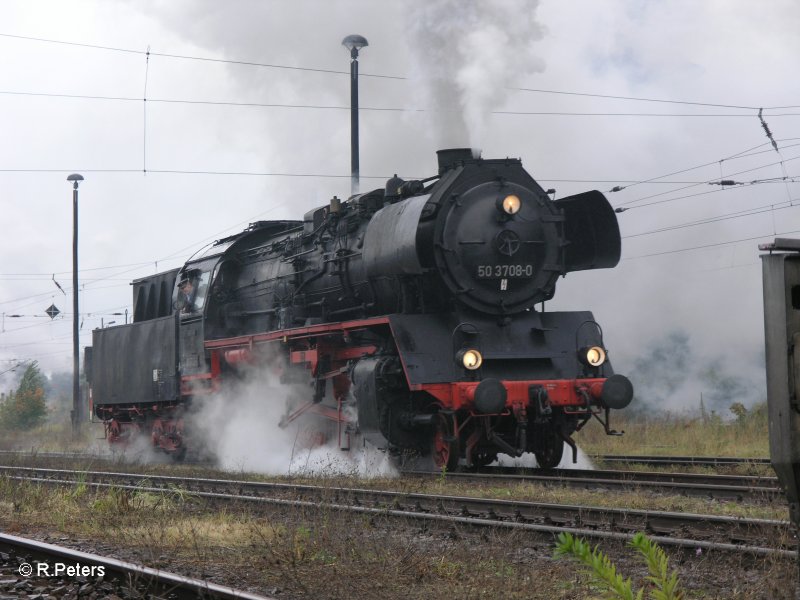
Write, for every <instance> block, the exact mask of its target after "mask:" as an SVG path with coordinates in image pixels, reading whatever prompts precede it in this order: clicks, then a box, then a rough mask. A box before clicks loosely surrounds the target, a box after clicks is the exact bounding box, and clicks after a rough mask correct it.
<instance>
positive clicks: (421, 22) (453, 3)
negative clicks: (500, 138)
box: [407, 0, 544, 148]
mask: <svg viewBox="0 0 800 600" xmlns="http://www.w3.org/2000/svg"><path fill="white" fill-rule="evenodd" d="M537 5H538V0H481V1H480V2H478V1H477V0H473V1H468V2H465V1H464V0H442V1H438V2H421V1H418V0H411V1H410V2H409V4H408V11H407V14H408V24H407V27H408V32H409V43H410V53H411V57H412V79H415V80H416V82H415V85H414V89H415V91H416V93H418V95H419V102H420V104H421V105H424V106H430V107H432V108H433V110H434V111H435V112H434V113H433V115H432V116H431V126H432V128H433V131H434V135H435V136H436V141H437V145H438V147H440V148H454V147H460V146H461V147H463V146H464V145H465V144H466V145H469V147H471V148H480V147H481V146H482V144H483V143H484V142H485V131H486V127H487V122H488V120H489V116H490V114H491V111H492V110H493V109H496V108H497V107H498V106H502V105H503V99H504V96H506V95H507V94H508V92H507V90H506V88H507V87H509V86H513V85H514V84H515V83H517V82H518V81H519V79H520V78H521V77H523V76H525V75H527V74H530V73H535V72H541V71H543V70H544V62H543V61H542V59H541V58H539V57H538V56H536V54H535V52H534V45H535V44H534V43H535V42H536V41H538V40H540V39H542V37H543V35H544V28H543V27H542V26H541V25H540V24H539V23H538V22H537V21H536V18H535V13H536V8H537ZM415 100H416V98H415Z"/></svg>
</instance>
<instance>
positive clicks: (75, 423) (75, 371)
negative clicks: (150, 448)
mask: <svg viewBox="0 0 800 600" xmlns="http://www.w3.org/2000/svg"><path fill="white" fill-rule="evenodd" d="M67 181H71V182H72V412H71V413H70V416H71V418H72V433H73V434H75V435H77V434H78V433H79V432H80V428H81V420H82V415H83V412H82V411H81V407H82V403H81V401H80V397H81V388H80V349H79V342H78V337H79V336H78V334H79V329H80V325H79V323H80V315H79V313H78V183H80V182H81V181H83V176H82V175H80V174H79V173H73V174H72V175H70V176H69V177H67Z"/></svg>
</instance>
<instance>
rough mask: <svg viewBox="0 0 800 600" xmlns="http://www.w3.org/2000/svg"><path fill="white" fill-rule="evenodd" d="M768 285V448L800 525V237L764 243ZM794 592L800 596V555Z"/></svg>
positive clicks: (791, 511)
mask: <svg viewBox="0 0 800 600" xmlns="http://www.w3.org/2000/svg"><path fill="white" fill-rule="evenodd" d="M758 248H759V250H762V251H768V254H763V255H761V265H762V273H763V285H764V341H765V344H766V361H767V365H766V366H767V410H768V413H769V453H770V459H771V460H772V467H773V468H774V469H775V473H776V474H777V475H778V479H779V480H780V483H781V486H782V487H783V489H784V491H785V493H786V499H787V501H788V502H789V517H790V519H791V521H792V523H793V525H794V527H795V529H796V530H798V529H800V240H796V239H787V238H775V241H774V242H772V243H769V244H761V245H759V247H758ZM795 597H796V598H800V555H799V556H798V580H797V583H796V585H795Z"/></svg>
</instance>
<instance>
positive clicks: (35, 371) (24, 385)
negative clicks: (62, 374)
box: [0, 361, 47, 430]
mask: <svg viewBox="0 0 800 600" xmlns="http://www.w3.org/2000/svg"><path fill="white" fill-rule="evenodd" d="M46 382H47V380H46V378H45V376H44V375H43V374H42V371H41V369H39V365H38V363H37V362H36V361H33V362H31V363H30V364H29V365H28V366H27V368H26V369H25V373H24V374H23V375H22V379H21V380H20V383H19V387H18V388H17V389H16V391H14V392H11V393H10V394H9V395H8V397H7V398H6V399H5V400H4V401H3V402H2V404H0V426H2V428H3V429H9V430H28V429H33V428H34V427H36V426H37V425H40V424H42V423H44V420H45V418H46V417H47V404H46V403H45V385H46Z"/></svg>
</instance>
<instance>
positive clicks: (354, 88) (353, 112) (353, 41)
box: [342, 35, 369, 194]
mask: <svg viewBox="0 0 800 600" xmlns="http://www.w3.org/2000/svg"><path fill="white" fill-rule="evenodd" d="M342 46H344V47H345V48H347V49H348V50H350V169H351V193H352V194H357V193H358V51H359V50H360V49H361V48H363V47H364V46H369V42H367V38H365V37H364V36H361V35H348V36H347V37H346V38H344V39H343V40H342Z"/></svg>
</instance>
